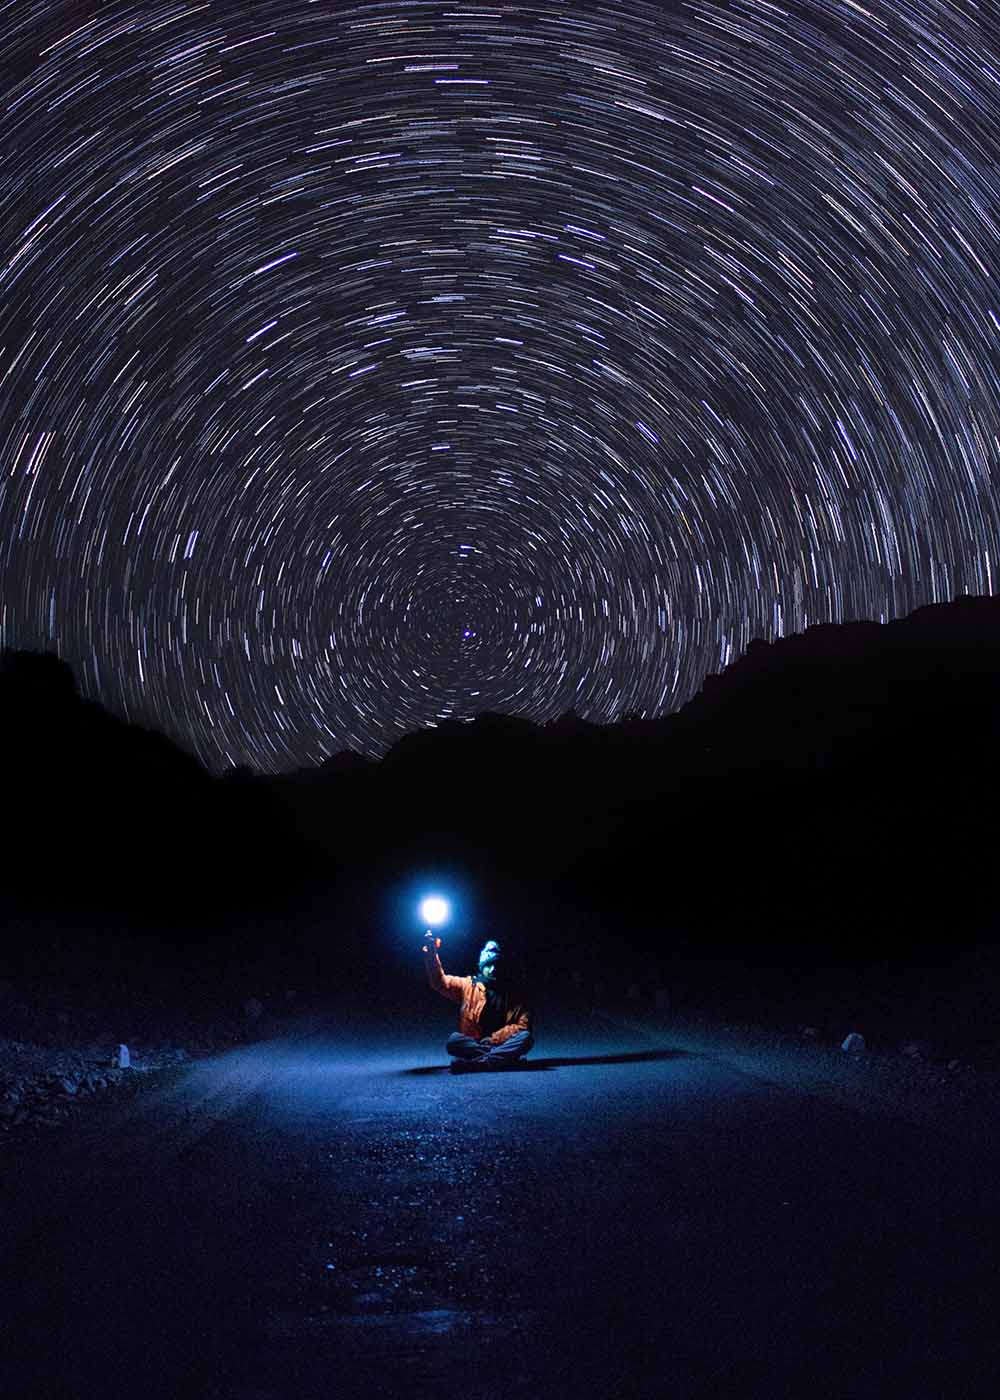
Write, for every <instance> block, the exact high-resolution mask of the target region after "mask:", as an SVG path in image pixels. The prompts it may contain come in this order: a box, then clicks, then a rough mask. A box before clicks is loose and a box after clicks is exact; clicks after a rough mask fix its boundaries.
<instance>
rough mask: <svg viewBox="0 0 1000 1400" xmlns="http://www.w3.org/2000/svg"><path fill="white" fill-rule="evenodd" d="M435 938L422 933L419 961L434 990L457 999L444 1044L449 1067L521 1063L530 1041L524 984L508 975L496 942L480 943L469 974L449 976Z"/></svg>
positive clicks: (530, 1034) (450, 998)
mask: <svg viewBox="0 0 1000 1400" xmlns="http://www.w3.org/2000/svg"><path fill="white" fill-rule="evenodd" d="M440 941H441V940H440V939H435V937H434V935H433V934H430V933H428V934H427V935H426V936H425V938H424V967H425V968H426V969H427V980H428V981H429V982H430V984H431V986H432V987H433V989H434V991H436V992H439V993H440V994H441V996H443V997H447V998H448V1000H449V1001H455V1002H458V1007H459V1010H458V1030H457V1031H456V1032H455V1033H454V1035H451V1036H449V1037H448V1040H447V1042H446V1044H445V1049H446V1050H447V1051H448V1054H449V1055H451V1056H452V1065H451V1068H452V1070H453V1071H457V1070H463V1069H509V1068H512V1067H515V1066H517V1065H518V1064H519V1063H523V1057H524V1056H525V1055H527V1053H528V1051H529V1050H530V1049H531V1047H532V1046H533V1045H534V1043H535V1038H534V1036H533V1035H532V1033H531V1019H532V1018H531V1011H530V1008H529V1007H528V1004H527V1000H526V998H525V996H524V993H523V989H522V988H520V987H519V986H517V985H516V984H515V982H514V980H513V978H511V977H510V976H509V970H508V967H507V964H506V962H505V960H504V958H503V956H502V955H501V952H500V946H499V944H498V943H496V942H494V940H493V939H490V940H489V942H487V943H486V944H484V946H483V948H482V950H481V952H480V954H479V968H478V971H477V972H476V973H475V975H474V976H472V977H450V976H449V975H448V973H446V972H445V970H444V968H443V967H442V966H441V959H440V958H439V957H438V953H437V949H438V946H439V944H440Z"/></svg>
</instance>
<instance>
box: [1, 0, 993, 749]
mask: <svg viewBox="0 0 1000 1400" xmlns="http://www.w3.org/2000/svg"><path fill="white" fill-rule="evenodd" d="M0 53H2V55H3V64H2V69H0V73H2V78H0V81H2V84H3V86H2V91H0V101H2V112H3V117H2V133H3V135H2V160H0V493H2V494H0V585H2V593H0V601H2V614H0V644H3V645H7V646H19V647H27V648H31V649H37V650H54V651H57V652H58V654H59V655H60V656H62V657H63V658H64V659H65V660H66V661H68V662H69V663H70V665H71V666H72V667H73V669H74V671H75V673H76V675H77V678H78V682H79V684H80V688H81V690H82V691H83V693H84V694H86V695H88V696H89V697H91V698H94V699H98V700H100V701H101V702H102V703H104V704H106V705H108V707H109V708H111V709H113V710H114V711H115V712H116V713H119V714H122V715H124V716H126V717H128V718H130V719H134V720H137V721H140V722H143V723H147V724H152V725H155V726H156V727H157V728H159V729H162V730H163V731H164V732H166V733H168V734H170V735H172V736H173V737H175V738H177V739H179V740H180V741H181V742H183V743H184V744H185V745H186V746H187V747H189V748H191V749H192V750H193V751H194V752H196V753H197V754H198V755H199V757H200V758H201V759H202V760H203V761H204V762H205V763H206V764H207V765H208V766H209V767H210V768H211V769H212V770H213V771H219V770H221V769H223V768H225V767H227V766H229V765H231V764H234V763H243V764H247V765H249V766H251V767H252V768H254V769H256V770H259V771H267V772H278V771H283V770H287V769H290V768H293V767H296V766H299V765H306V764H314V763H317V762H319V761H320V760H321V759H323V758H324V757H325V756H326V755H329V754H331V753H335V752H337V751H339V750H341V749H344V748H354V749H357V750H359V751H361V752H363V753H366V754H369V755H372V756H377V755H379V754H381V753H382V752H384V751H385V749H386V748H387V747H388V746H389V745H390V744H391V743H393V742H394V741H395V740H396V739H398V738H400V737H401V736H402V735H403V734H405V733H407V732H409V731H411V730H414V729H418V728H422V727H425V726H427V725H430V724H434V723H436V722H439V721H440V720H442V719H443V718H468V717H471V716H473V715H475V714H477V713H480V712H484V711H502V712H506V713H510V714H518V715H523V716H526V717H528V718H531V719H533V720H536V721H538V722H546V721H549V720H552V719H554V718H556V717H557V716H559V715H561V714H563V713H565V712H566V711H567V710H569V709H571V708H572V709H575V710H576V711H577V712H578V713H580V714H581V715H583V716H585V717H587V718H589V719H592V720H595V721H599V722H607V721H613V720H616V719H619V718H621V717H622V716H623V715H624V714H626V713H629V712H635V711H638V712H641V713H644V714H646V715H650V716H651V715H658V714H663V713H666V712H668V711H671V710H674V709H677V708H678V707H679V706H680V705H682V704H683V703H684V702H685V701H686V700H688V699H690V698H691V697H692V695H694V694H695V693H696V692H697V691H698V689H699V688H700V687H701V685H702V682H703V680H704V678H705V676H706V674H708V673H709V672H713V671H719V670H722V669H723V668H724V667H725V666H726V665H727V664H728V663H729V662H731V661H734V660H735V659H736V658H737V657H738V656H739V655H740V653H741V652H742V651H744V650H745V649H746V647H747V645H748V643H749V642H750V640H751V639H753V638H755V637H763V638H764V639H766V640H771V639H774V638H777V637H781V636H783V635H787V634H789V633H792V632H799V631H801V630H803V629H804V628H805V627H807V626H810V625H812V624H814V623H821V622H842V621H848V620H853V619H858V618H871V619H874V620H883V621H888V620H890V619H892V618H896V617H900V616H904V615H906V614H907V613H909V612H911V611H912V610H913V609H914V608H917V607H919V606H921V605H923V604H925V603H931V602H943V601H947V600H949V599H951V598H953V597H956V596H958V595H960V594H962V593H993V592H994V591H995V588H994V576H995V573H996V570H997V567H998V564H1000V510H998V500H997V487H996V481H997V457H998V453H1000V356H998V344H1000V293H998V287H997V280H996V273H997V270H998V257H997V250H998V238H1000V173H998V172H1000V11H998V10H997V8H996V6H995V5H993V4H983V5H976V4H974V3H972V0H961V3H957V2H956V3H917V0H913V3H907V2H906V0H886V2H885V3H883V2H882V0H878V3H870V4H868V5H862V4H861V3H852V0H801V2H800V3H787V4H781V5H779V4H773V3H765V0H730V2H729V3H721V0H692V2H691V3H665V4H662V5H649V4H642V3H626V2H625V0H607V3H603V4H597V3H593V2H592V0H583V3H577V0H573V3H561V4H554V3H529V4H498V5H479V4H455V3H439V2H438V0H392V3H358V4H353V5H352V4H349V3H344V4H341V3H339V0H337V2H336V3H335V0H255V2H254V3H253V4H247V3H246V2H245V0H239V2H238V3H237V2H236V0H203V3H197V4H195V3H177V0H163V3H148V4H137V3H122V2H120V0H118V2H116V0H109V3H100V4H98V3H89V4H87V3H85V4H81V3H80V0H11V2H10V3H2V0H0Z"/></svg>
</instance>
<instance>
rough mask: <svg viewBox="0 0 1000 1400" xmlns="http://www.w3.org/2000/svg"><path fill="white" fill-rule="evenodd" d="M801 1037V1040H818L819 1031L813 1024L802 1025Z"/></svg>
mask: <svg viewBox="0 0 1000 1400" xmlns="http://www.w3.org/2000/svg"><path fill="white" fill-rule="evenodd" d="M802 1039H803V1040H819V1031H818V1030H817V1028H816V1027H815V1026H803V1027H802Z"/></svg>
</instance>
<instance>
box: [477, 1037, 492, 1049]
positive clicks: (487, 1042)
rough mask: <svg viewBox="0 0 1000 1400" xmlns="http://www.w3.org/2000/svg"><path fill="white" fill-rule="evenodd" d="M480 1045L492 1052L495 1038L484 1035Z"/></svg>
mask: <svg viewBox="0 0 1000 1400" xmlns="http://www.w3.org/2000/svg"><path fill="white" fill-rule="evenodd" d="M479 1044H480V1045H481V1046H482V1047H483V1049H484V1050H492V1049H493V1037H492V1036H491V1035H484V1036H483V1038H482V1040H481V1041H480V1042H479Z"/></svg>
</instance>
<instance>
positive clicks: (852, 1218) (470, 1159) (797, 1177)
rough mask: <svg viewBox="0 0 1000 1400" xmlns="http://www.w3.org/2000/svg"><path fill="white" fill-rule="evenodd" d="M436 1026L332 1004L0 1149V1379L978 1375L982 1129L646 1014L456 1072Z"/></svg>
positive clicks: (486, 1396) (632, 1382)
mask: <svg viewBox="0 0 1000 1400" xmlns="http://www.w3.org/2000/svg"><path fill="white" fill-rule="evenodd" d="M447 1011H448V1008H447V1007H446V1006H445V1007H444V1012H445V1015H444V1017H442V1015H441V1008H440V1007H438V1006H437V1005H436V1004H435V1005H434V1006H433V1007H429V1008H419V1007H418V1008H417V1009H416V1010H415V1011H411V1012H409V1013H402V1012H398V1013H394V1014H392V1015H391V1016H388V1015H387V1016H385V1017H384V1018H383V1019H381V1020H379V1019H377V1018H375V1017H372V1018H368V1019H362V1018H361V1017H360V1015H358V1014H356V1013H348V1012H345V1011H343V1010H340V1011H335V1010H333V1009H331V1010H330V1011H329V1012H328V1013H325V1014H322V1015H321V1016H320V1017H319V1018H318V1019H317V1020H316V1021H314V1022H313V1023H312V1024H311V1025H309V1026H305V1025H304V1026H303V1030H302V1032H301V1033H300V1034H298V1035H286V1036H284V1037H282V1038H280V1039H276V1040H273V1041H269V1042H265V1043H261V1044H256V1045H252V1046H244V1047H241V1048H238V1049H234V1050H232V1051H230V1052H228V1053H226V1054H221V1055H218V1056H215V1057H212V1058H207V1059H203V1060H199V1061H197V1062H194V1063H191V1064H189V1065H185V1066H181V1067H178V1068H176V1069H174V1070H171V1071H169V1072H164V1073H162V1074H160V1075H157V1076H155V1077H153V1079H152V1080H151V1083H150V1086H149V1087H148V1088H147V1089H146V1090H144V1092H142V1093H138V1094H136V1095H134V1096H132V1097H130V1098H129V1099H128V1100H127V1101H112V1100H109V1101H108V1102H106V1103H95V1104H94V1106H93V1107H92V1109H91V1110H90V1111H89V1112H88V1114H87V1115H86V1119H85V1120H81V1121H80V1122H79V1123H76V1124H74V1125H73V1126H72V1127H71V1128H67V1129H66V1130H64V1131H61V1132H60V1133H58V1134H55V1135H50V1138H49V1139H46V1140H44V1141H35V1142H24V1143H22V1144H19V1146H18V1148H17V1151H16V1152H10V1151H8V1152H7V1153H6V1154H5V1156H4V1158H3V1160H2V1163H0V1190H2V1197H3V1217H2V1219H3V1224H2V1230H3V1241H2V1243H3V1248H2V1253H0V1259H2V1262H0V1297H2V1300H3V1301H2V1304H0V1356H2V1358H3V1362H2V1366H3V1373H4V1375H3V1381H4V1383H3V1390H4V1393H6V1394H10V1395H23V1396H31V1397H33V1398H34V1400H47V1398H48V1397H53V1400H54V1398H55V1397H60V1398H61V1400H62V1398H63V1397H65V1400H70V1398H71V1397H72V1400H91V1397H94V1400H98V1397H100V1400H117V1397H125V1396H132V1395H138V1396H139V1397H141V1400H158V1398H159V1397H161V1396H162V1397H168V1396H169V1397H171V1400H175V1397H178V1396H188V1395H190V1396H197V1397H206V1400H208V1397H213V1398H214V1397H219V1398H220V1400H278V1397H282V1400H285V1397H295V1398H296V1400H313V1397H317V1400H318V1397H321V1396H322V1397H323V1400H342V1398H344V1397H355V1396H358V1397H361V1396H365V1397H378V1396H393V1397H401V1396H405V1397H409V1396H414V1397H423V1396H425V1395H426V1396H435V1397H440V1398H441V1400H452V1397H455V1398H456V1400H457V1397H459V1396H461V1397H463V1400H465V1397H469V1400H492V1397H493V1396H498V1397H499V1396H501V1395H503V1396H508V1397H509V1396H519V1395H524V1396H528V1395H531V1396H544V1397H546V1400H570V1397H572V1400H589V1397H597V1396H600V1397H610V1396H613V1397H616V1400H629V1398H630V1397H634V1400H639V1398H640V1397H641V1398H642V1400H647V1397H648V1400H653V1397H656V1400H662V1397H665V1396H669V1397H671V1400H710V1398H712V1400H714V1398H715V1397H718V1400H722V1397H726V1400H740V1397H758V1396H760V1397H768V1400H779V1397H796V1400H799V1398H800V1397H803V1396H806V1395H810V1396H814V1397H827V1396H829V1397H833V1396H836V1397H838V1400H846V1398H847V1397H850V1400H867V1397H876V1396H877V1397H879V1400H883V1398H884V1397H885V1396H890V1395H892V1396H895V1395H899V1396H913V1397H920V1400H934V1397H942V1400H943V1397H948V1400H956V1398H957V1397H962V1400H976V1397H979V1396H982V1397H984V1400H985V1397H987V1396H989V1397H991V1400H992V1397H995V1396H996V1395H997V1394H1000V1338H998V1336H997V1328H996V1317H997V1305H998V1301H1000V1276H998V1266H997V1260H998V1259H1000V1249H998V1245H1000V1228H998V1225H1000V1209H998V1205H997V1200H996V1181H997V1174H996V1168H997V1164H998V1154H997V1153H996V1151H995V1150H994V1142H993V1140H992V1139H991V1137H990V1135H989V1134H988V1133H985V1132H984V1133H981V1134H979V1135H978V1136H977V1135H976V1134H972V1135H971V1136H970V1135H969V1134H966V1133H961V1132H959V1133H952V1132H950V1131H948V1130H947V1125H945V1126H944V1127H943V1128H942V1127H941V1126H940V1125H939V1126H938V1127H935V1126H934V1125H933V1124H932V1123H928V1122H924V1121H920V1119H919V1115H918V1116H916V1117H915V1116H914V1115H913V1114H912V1113H911V1114H906V1113H902V1114H900V1113H897V1112H895V1111H894V1110H893V1102H892V1096H891V1095H888V1096H887V1097H886V1098H885V1100H884V1101H883V1100H882V1098H880V1095H879V1094H878V1093H875V1094H872V1093H871V1092H869V1093H867V1094H862V1093H860V1091H859V1092H858V1094H856V1095H855V1096H854V1098H852V1096H851V1093H849V1092H847V1091H846V1090H845V1089H844V1086H843V1084H840V1085H839V1086H838V1084H837V1083H835V1082H834V1080H832V1079H830V1077H829V1076H827V1078H826V1079H825V1080H824V1076H823V1074H822V1072H821V1069H820V1068H819V1067H818V1066H819V1062H818V1061H816V1062H813V1061H811V1060H810V1059H809V1056H810V1055H813V1056H816V1055H818V1054H819V1053H820V1052H819V1051H818V1050H808V1051H807V1050H802V1051H799V1050H798V1049H797V1048H796V1047H787V1046H786V1047H785V1048H784V1049H783V1050H782V1051H781V1053H780V1054H779V1053H778V1051H777V1050H773V1052H772V1053H768V1052H767V1050H766V1047H763V1046H761V1045H760V1044H757V1045H756V1046H755V1043H754V1041H753V1038H752V1037H750V1036H744V1037H741V1036H740V1035H739V1033H738V1032H735V1031H729V1032H727V1033H726V1034H724V1035H722V1034H715V1033H713V1031H712V1030H711V1028H705V1027H703V1028H702V1029H701V1030H698V1029H697V1028H696V1027H693V1026H692V1025H690V1024H688V1023H685V1022H683V1021H681V1020H680V1019H679V1018H670V1017H661V1018H660V1019H659V1022H657V1023H651V1022H649V1021H648V1020H647V1021H642V1019H641V1018H635V1017H631V1018H629V1017H624V1018H621V1017H619V1018H618V1019H609V1018H607V1017H595V1016H589V1015H586V1014H583V1013H569V1012H565V1013H562V1014H561V1015H560V1016H559V1017H558V1018H556V1017H552V1016H550V1017H549V1019H548V1020H547V1022H546V1023H545V1024H544V1025H542V1026H540V1027H539V1028H538V1043H537V1045H536V1049H535V1051H534V1052H533V1054H532V1057H531V1059H532V1064H533V1067H532V1069H531V1070H530V1071H526V1072H522V1073H517V1074H488V1075H487V1074H478V1075H461V1076H455V1075H451V1074H449V1073H448V1072H447V1069H446V1067H445V1065H444V1064H443V1060H444V1055H443V1041H444V1038H445V1035H446V1034H447V1031H448V1030H449V1029H450V1023H449V1022H448V1020H447ZM421 1013H422V1014H421ZM804 1066H805V1068H803V1067H804ZM874 1072H875V1068H874V1067H873V1066H869V1068H868V1069H867V1070H866V1069H860V1068H857V1067H855V1068H852V1069H851V1071H850V1073H852V1074H858V1075H861V1076H862V1077H863V1076H864V1075H865V1074H871V1073H874ZM859 1082H860V1081H859ZM824 1084H825V1085H826V1089H824Z"/></svg>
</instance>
